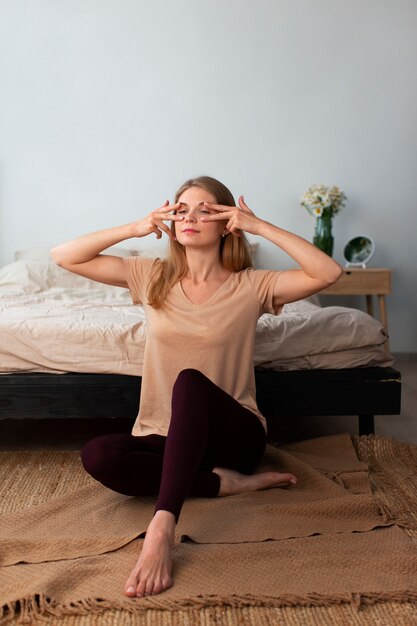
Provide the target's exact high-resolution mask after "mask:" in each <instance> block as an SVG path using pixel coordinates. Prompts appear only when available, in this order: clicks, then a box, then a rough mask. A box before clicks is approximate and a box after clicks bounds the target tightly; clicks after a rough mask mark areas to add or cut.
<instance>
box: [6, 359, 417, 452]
mask: <svg viewBox="0 0 417 626" xmlns="http://www.w3.org/2000/svg"><path fill="white" fill-rule="evenodd" d="M395 356H396V361H395V363H394V367H395V369H397V370H399V371H400V372H401V377H402V410H401V415H392V416H391V415H378V416H375V434H377V435H382V436H387V437H393V438H395V439H399V440H401V441H407V442H409V443H413V444H417V354H401V355H400V354H398V355H395ZM357 421H358V420H357V419H356V418H355V417H351V416H347V417H343V416H335V417H331V416H330V417H310V418H291V420H288V421H284V420H283V424H282V432H281V433H280V437H279V439H278V440H277V443H286V442H288V441H294V440H298V441H300V440H302V439H309V438H311V437H320V436H323V435H331V434H336V433H342V432H348V433H349V434H351V435H357V434H358V424H357ZM131 425H132V420H127V419H117V420H116V419H114V420H113V419H105V420H104V419H103V420H94V419H85V420H59V419H55V420H0V450H39V449H62V450H76V449H80V448H81V447H82V446H83V444H84V443H85V442H87V441H88V440H89V439H91V438H93V437H96V436H98V435H100V434H104V433H111V432H126V433H128V432H130V429H131Z"/></svg>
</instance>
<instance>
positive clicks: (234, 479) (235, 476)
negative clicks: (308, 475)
mask: <svg viewBox="0 0 417 626" xmlns="http://www.w3.org/2000/svg"><path fill="white" fill-rule="evenodd" d="M213 472H214V473H215V474H218V475H219V476H220V489H219V493H218V494H217V495H218V496H233V495H235V494H237V493H243V492H244V491H261V490H262V489H272V488H273V487H288V485H295V483H296V482H297V479H296V477H295V476H294V474H288V473H285V474H280V473H279V472H262V473H261V474H240V473H239V472H236V471H234V470H231V469H226V468H224V467H215V468H213Z"/></svg>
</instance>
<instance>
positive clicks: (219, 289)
mask: <svg viewBox="0 0 417 626" xmlns="http://www.w3.org/2000/svg"><path fill="white" fill-rule="evenodd" d="M235 273H236V272H232V273H231V274H229V276H228V277H227V278H226V280H225V281H224V282H222V284H221V285H219V287H218V288H217V289H216V291H215V292H214V293H212V294H211V296H210V298H208V300H206V301H205V302H200V303H198V304H197V303H196V302H192V301H191V300H190V298H189V297H188V296H187V294H186V293H185V291H184V289H183V287H182V284H181V281H180V280H179V281H178V283H177V284H178V288H179V291H180V293H181V295H182V297H183V299H184V300H186V301H187V302H188V304H190V305H191V306H192V307H202V306H206V305H207V304H211V302H212V300H214V299H215V297H216V296H217V295H218V294H219V292H221V291H223V289H224V287H225V286H226V285H227V283H228V282H229V281H230V280H231V278H232V276H234V275H235Z"/></svg>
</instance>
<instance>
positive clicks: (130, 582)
mask: <svg viewBox="0 0 417 626" xmlns="http://www.w3.org/2000/svg"><path fill="white" fill-rule="evenodd" d="M137 586H138V580H137V577H136V576H135V575H134V574H133V573H132V574H131V575H130V576H129V578H128V579H127V582H126V584H125V590H124V593H125V595H126V596H129V597H130V598H131V597H134V596H135V595H136V587H137Z"/></svg>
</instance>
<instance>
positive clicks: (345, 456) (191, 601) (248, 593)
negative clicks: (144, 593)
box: [0, 435, 417, 626]
mask: <svg viewBox="0 0 417 626" xmlns="http://www.w3.org/2000/svg"><path fill="white" fill-rule="evenodd" d="M356 452H357V453H356ZM264 467H277V468H279V469H283V468H285V469H288V470H289V471H292V472H294V473H295V474H296V475H297V476H298V479H299V481H298V484H297V486H296V487H295V488H290V489H287V490H283V489H273V490H268V491H264V492H256V493H251V494H241V495H239V496H233V497H229V498H217V499H213V500H207V499H199V498H194V499H190V500H188V501H187V502H186V505H185V506H184V509H183V513H182V516H181V518H180V523H179V525H178V527H177V531H178V532H177V541H178V542H177V545H176V547H175V549H174V571H173V577H174V585H173V587H172V588H171V589H169V590H167V591H166V592H164V593H163V594H160V595H158V596H152V597H147V598H141V599H133V600H131V599H128V598H125V597H124V596H123V594H122V589H123V585H124V582H125V579H126V578H127V575H128V573H129V572H130V570H131V568H132V567H133V565H134V563H135V562H136V560H137V557H138V554H139V552H140V545H141V542H142V539H141V538H140V536H141V534H143V531H144V530H146V526H147V523H148V522H149V519H150V517H151V515H152V511H153V502H154V501H153V499H149V498H148V499H137V498H129V497H126V496H120V495H118V494H114V493H112V492H110V491H109V490H107V489H105V488H104V487H102V486H101V485H99V484H98V483H96V482H95V481H93V479H91V478H90V477H89V476H88V475H87V474H86V473H85V472H84V471H83V469H82V466H81V464H80V461H79V454H78V453H77V452H60V451H55V452H52V451H45V452H14V453H2V454H1V474H2V476H1V478H2V480H1V482H0V496H1V502H2V515H1V516H0V529H1V538H2V543H1V556H0V559H1V560H0V563H1V565H2V566H1V567H0V605H1V606H2V607H3V609H2V613H1V614H0V615H1V617H0V623H18V622H19V621H20V622H22V621H25V620H28V622H29V623H33V621H34V620H35V619H39V618H44V619H45V618H46V619H48V620H49V621H50V623H53V624H65V625H66V626H67V625H68V626H72V625H73V624H74V625H75V624H77V626H78V625H79V626H87V624H88V625H92V626H93V625H94V626H95V625H96V624H97V625H98V624H105V623H107V621H108V623H109V624H129V623H132V624H133V623H135V624H142V623H143V624H161V625H162V624H163V625H164V626H168V625H170V626H171V625H173V624H179V623H181V624H187V623H189V624H193V625H194V624H200V623H201V624H203V623H204V624H209V623H221V624H227V623H230V624H254V625H255V624H256V625H260V624H269V623H271V624H280V623H282V624H287V623H288V624H292V623H294V624H297V623H300V624H301V623H302V624H306V625H307V624H316V623H317V624H319V623H320V624H326V623H329V624H330V623H332V624H335V623H337V624H344V623H346V624H355V623H365V622H363V621H358V620H361V619H362V620H363V618H364V616H365V614H367V615H368V616H369V615H371V613H373V615H374V617H375V615H377V614H379V615H380V616H382V618H381V619H382V621H381V623H384V621H383V615H384V614H387V616H388V617H387V619H388V621H387V622H386V623H387V624H388V623H390V621H389V619H390V617H389V614H390V612H391V613H393V612H394V614H395V623H396V624H401V623H402V622H401V621H400V620H402V619H403V618H404V622H403V623H404V624H412V623H413V622H412V621H410V619H414V618H413V617H412V615H413V609H414V608H415V607H414V601H415V600H417V549H416V547H415V545H413V541H412V539H413V538H415V537H416V536H417V532H416V527H417V526H416V524H417V518H416V514H415V511H416V510H417V494H416V487H417V485H416V473H417V472H416V467H417V448H416V447H412V446H407V445H405V444H400V443H399V442H395V441H393V440H389V439H382V438H377V437H361V438H355V439H354V442H353V444H352V441H351V439H350V437H349V436H348V435H341V436H335V437H324V438H319V439H315V440H310V441H307V442H302V443H299V444H293V445H291V446H285V447H284V448H283V449H281V450H276V449H274V448H272V447H268V450H267V454H266V456H265V459H264V462H263V464H262V467H260V468H259V471H261V470H262V469H264ZM368 467H369V469H370V480H369V478H368ZM371 486H372V488H373V491H374V493H373V495H372V492H371ZM358 607H362V608H361V611H359V612H358V610H357V609H358ZM384 612H385V613H384ZM387 612H388V613H387ZM220 615H221V618H220V617H219V616H220ZM326 616H327V617H326ZM352 616H355V617H352ZM297 619H300V620H301V621H298V622H297ZM355 619H356V621H355ZM139 620H141V621H139ZM150 620H151V621H150ZM268 620H269V621H268ZM370 623H375V622H370ZM391 623H394V622H392V621H391ZM416 623H417V621H416Z"/></svg>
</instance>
